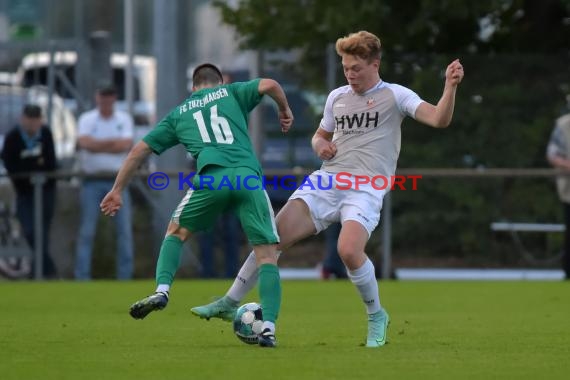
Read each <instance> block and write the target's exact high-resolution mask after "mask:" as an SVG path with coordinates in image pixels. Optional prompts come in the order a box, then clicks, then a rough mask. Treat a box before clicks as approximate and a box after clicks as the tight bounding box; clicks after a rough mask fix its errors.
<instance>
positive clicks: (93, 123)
mask: <svg viewBox="0 0 570 380" xmlns="http://www.w3.org/2000/svg"><path fill="white" fill-rule="evenodd" d="M116 100H117V90H116V88H115V86H113V85H111V84H105V85H102V86H100V87H99V88H98V90H97V92H96V94H95V101H96V104H97V107H96V108H95V109H93V110H91V111H88V112H85V113H84V114H82V115H81V117H80V118H79V133H78V136H79V137H78V148H79V149H80V165H81V170H82V172H83V173H85V174H86V175H87V177H85V178H84V179H83V183H82V186H81V194H80V205H81V222H80V226H79V236H78V238H77V253H76V254H77V257H76V263H75V278H76V279H78V280H90V279H91V254H92V251H93V239H94V237H95V232H96V229H97V221H98V219H99V212H100V211H99V203H100V202H101V200H103V197H104V196H105V194H107V192H109V191H110V190H111V188H112V187H113V182H114V180H113V178H114V176H115V175H116V174H117V172H118V171H119V168H120V167H121V165H122V163H123V160H124V159H125V158H126V157H127V153H128V152H129V150H130V149H131V146H132V145H133V137H134V126H133V120H132V118H131V116H130V115H128V114H127V113H125V112H122V111H118V110H116V109H115V102H116ZM93 175H96V176H97V177H91V176H93ZM122 199H123V207H122V208H121V210H120V211H119V212H117V215H116V216H115V218H114V220H115V224H116V229H117V278H118V279H119V280H129V279H131V278H132V276H133V255H134V254H133V232H132V225H131V198H130V194H129V191H128V189H125V190H124V191H123V193H122Z"/></svg>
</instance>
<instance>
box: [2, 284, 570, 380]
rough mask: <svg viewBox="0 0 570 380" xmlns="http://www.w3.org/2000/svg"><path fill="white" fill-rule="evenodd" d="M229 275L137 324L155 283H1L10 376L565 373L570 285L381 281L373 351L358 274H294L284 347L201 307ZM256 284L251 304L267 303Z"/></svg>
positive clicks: (180, 294) (286, 295)
mask: <svg viewBox="0 0 570 380" xmlns="http://www.w3.org/2000/svg"><path fill="white" fill-rule="evenodd" d="M229 284H230V282H229V281H197V280H193V281H177V282H175V285H174V288H173V292H172V294H171V300H170V304H169V305H168V307H167V308H166V309H165V310H163V311H160V312H155V313H152V314H150V315H149V316H148V317H147V318H146V319H145V320H142V321H135V320H133V319H131V318H130V316H129V315H128V313H127V311H128V308H129V306H130V304H131V303H133V302H134V301H136V300H138V299H140V298H142V297H143V296H146V295H148V294H150V293H151V292H152V291H153V290H154V284H153V283H152V282H151V281H133V282H127V283H121V282H92V283H75V282H47V283H33V282H21V283H8V282H4V283H0V290H1V294H2V298H1V306H0V379H3V380H9V379H18V380H22V379H42V380H44V379H45V380H47V379H58V380H59V379H81V380H87V379H98V380H100V379H104V380H110V379H228V380H233V379H266V378H267V379H270V380H278V379H296V380H299V379H343V380H350V379H372V378H374V379H419V378H421V379H422V380H426V379H491V378H492V379H496V378H502V379H524V378H528V379H537V378H538V379H557V378H559V379H566V378H568V373H570V360H569V357H570V328H569V324H570V283H568V282H382V283H381V284H380V291H381V299H382V302H383V304H384V305H385V306H386V308H387V310H388V311H389V313H390V316H391V319H392V323H391V326H390V329H389V344H387V345H386V346H385V347H383V348H380V349H367V348H364V347H362V346H361V344H362V342H363V341H364V337H365V334H366V315H365V311H364V306H363V305H362V304H361V302H360V300H359V297H358V296H357V293H356V290H355V289H354V287H353V285H352V284H351V283H350V282H348V281H332V282H318V281H306V282H305V281H285V282H284V283H283V305H282V309H281V316H280V319H279V321H278V331H277V338H278V343H279V347H278V348H277V349H274V350H271V349H261V348H259V347H257V346H248V345H245V344H244V343H241V342H240V341H239V340H238V339H237V338H236V337H235V336H234V335H233V332H232V327H231V324H229V323H224V322H222V321H219V320H210V321H208V322H207V321H204V320H200V319H198V318H197V317H195V316H193V315H191V314H190V311H189V309H190V307H191V306H196V305H200V304H203V303H206V302H209V301H210V297H211V296H213V295H221V294H223V293H224V291H225V289H226V288H227V286H228V285H229ZM256 300H257V295H256V293H255V292H252V293H251V294H250V296H249V297H248V298H247V299H246V300H244V302H246V301H248V302H249V301H256Z"/></svg>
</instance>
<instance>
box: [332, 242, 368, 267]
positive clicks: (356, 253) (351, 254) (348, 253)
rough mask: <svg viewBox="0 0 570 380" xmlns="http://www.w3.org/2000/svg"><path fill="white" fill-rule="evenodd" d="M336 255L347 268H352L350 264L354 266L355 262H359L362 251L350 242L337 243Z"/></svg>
mask: <svg viewBox="0 0 570 380" xmlns="http://www.w3.org/2000/svg"><path fill="white" fill-rule="evenodd" d="M337 249H338V255H339V256H340V258H341V259H342V261H343V262H344V263H345V265H347V266H349V267H350V266H353V265H351V264H356V262H357V261H359V260H360V256H361V255H362V253H363V252H362V251H361V250H360V249H358V248H356V247H355V246H354V244H351V243H350V242H342V241H339V242H338V247H337Z"/></svg>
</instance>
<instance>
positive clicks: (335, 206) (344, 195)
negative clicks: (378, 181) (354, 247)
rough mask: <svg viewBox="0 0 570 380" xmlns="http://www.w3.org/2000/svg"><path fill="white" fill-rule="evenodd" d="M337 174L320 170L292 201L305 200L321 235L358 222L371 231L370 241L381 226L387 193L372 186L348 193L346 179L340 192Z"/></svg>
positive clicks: (296, 192)
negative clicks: (339, 225)
mask: <svg viewBox="0 0 570 380" xmlns="http://www.w3.org/2000/svg"><path fill="white" fill-rule="evenodd" d="M331 181H332V184H331ZM337 185H338V183H337V181H336V178H335V173H329V172H325V171H323V170H316V171H314V172H313V173H311V175H310V176H309V177H308V179H307V180H306V181H305V182H304V183H303V184H301V186H299V188H298V189H297V190H295V192H294V193H293V194H292V195H291V197H289V199H302V200H303V201H305V203H306V204H307V206H309V210H310V212H311V218H312V219H313V223H314V224H315V228H316V229H317V233H319V232H321V231H323V230H324V229H326V228H327V227H328V226H329V225H331V224H332V223H335V222H341V223H344V222H345V221H347V220H354V221H357V222H358V223H360V224H361V225H362V226H364V228H366V230H367V231H368V237H370V235H371V234H372V231H374V229H375V228H376V226H378V222H379V221H380V211H381V210H382V200H383V198H384V195H385V194H386V190H385V189H384V190H378V189H374V188H373V187H372V185H370V184H367V185H362V184H360V185H358V190H357V189H356V186H351V187H350V188H349V189H346V187H347V185H346V178H344V182H343V183H342V184H340V187H344V188H345V189H346V190H345V189H342V190H341V189H339V188H337Z"/></svg>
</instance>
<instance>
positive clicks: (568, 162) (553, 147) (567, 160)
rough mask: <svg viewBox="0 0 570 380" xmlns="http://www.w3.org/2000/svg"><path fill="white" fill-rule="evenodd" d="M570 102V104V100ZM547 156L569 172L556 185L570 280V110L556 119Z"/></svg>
mask: <svg viewBox="0 0 570 380" xmlns="http://www.w3.org/2000/svg"><path fill="white" fill-rule="evenodd" d="M568 103H569V106H570V101H569V102H568ZM546 157H547V159H548V162H550V164H551V165H552V166H553V167H555V168H557V169H562V170H563V171H565V172H568V175H561V176H559V177H558V178H557V179H556V185H557V190H558V197H559V198H560V201H561V202H562V206H563V208H564V223H565V225H566V232H565V235H564V255H563V256H562V269H563V270H564V275H565V279H566V280H570V112H569V113H567V114H565V115H563V116H561V117H559V118H558V119H557V120H556V122H555V125H554V130H553V131H552V134H551V136H550V141H549V142H548V146H547V148H546Z"/></svg>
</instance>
